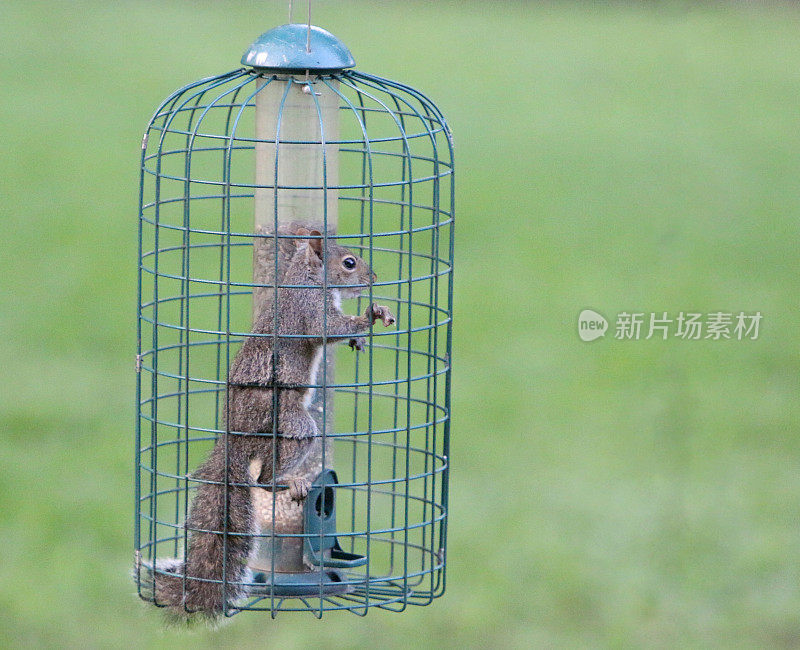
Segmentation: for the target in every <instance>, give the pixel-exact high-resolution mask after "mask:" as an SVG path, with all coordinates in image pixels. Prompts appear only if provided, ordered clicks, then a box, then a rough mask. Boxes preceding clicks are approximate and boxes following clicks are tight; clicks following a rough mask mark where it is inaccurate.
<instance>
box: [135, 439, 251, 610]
mask: <svg viewBox="0 0 800 650" xmlns="http://www.w3.org/2000/svg"><path fill="white" fill-rule="evenodd" d="M229 451H230V450H229ZM221 453H222V454H223V455H224V451H223V450H222V449H221V445H217V446H216V447H215V448H214V450H213V451H212V452H211V455H210V456H209V458H208V460H207V461H206V462H205V463H204V464H203V466H201V467H200V469H199V470H198V471H197V472H196V474H195V477H196V478H198V479H201V480H204V481H215V483H201V484H200V485H199V487H198V488H197V494H196V495H195V497H194V500H193V501H192V505H191V508H190V509H189V516H188V518H187V521H186V524H187V529H188V535H189V540H188V544H187V549H186V558H185V559H184V560H176V559H168V560H157V561H156V564H155V567H154V568H155V571H153V576H154V581H155V589H154V593H153V594H152V595H153V599H154V601H155V603H156V604H157V605H162V606H164V605H165V606H167V607H169V611H170V614H172V615H174V616H175V617H177V618H179V619H190V618H196V617H202V618H206V619H211V620H214V619H217V618H218V617H219V616H220V615H221V614H222V613H223V610H224V603H225V601H227V602H228V603H232V602H233V601H235V600H237V599H238V598H240V597H241V596H242V595H243V588H242V585H241V584H240V583H241V582H242V580H243V578H244V577H245V575H246V573H247V566H246V564H247V558H248V557H249V555H250V549H251V546H252V537H251V536H252V532H253V530H252V529H253V506H252V501H251V497H250V488H249V487H248V486H247V483H248V482H249V481H248V478H249V477H248V473H247V467H246V463H244V462H237V461H238V460H240V459H238V458H234V457H231V456H232V455H231V454H230V453H229V457H228V466H229V467H230V471H229V474H228V476H229V483H228V487H227V496H228V498H227V515H228V517H227V527H226V526H225V512H226V504H225V500H226V499H225V493H226V488H225V485H224V480H225V477H224V473H223V471H221V470H222V468H224V467H225V459H224V458H220V457H219V456H220V454H221ZM220 483H222V484H220ZM236 484H238V485H236ZM226 529H227V532H228V533H229V534H228V535H224V534H223V532H222V531H225V530H226ZM200 531H217V532H200ZM223 565H224V566H225V572H224V573H225V584H224V588H223V583H222V579H223ZM151 570H152V569H151ZM152 579H153V578H151V580H152ZM151 585H152V582H151ZM143 586H145V587H146V586H147V585H145V584H144V580H143ZM223 591H224V593H223Z"/></svg>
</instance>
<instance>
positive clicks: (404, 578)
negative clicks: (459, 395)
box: [134, 24, 454, 616]
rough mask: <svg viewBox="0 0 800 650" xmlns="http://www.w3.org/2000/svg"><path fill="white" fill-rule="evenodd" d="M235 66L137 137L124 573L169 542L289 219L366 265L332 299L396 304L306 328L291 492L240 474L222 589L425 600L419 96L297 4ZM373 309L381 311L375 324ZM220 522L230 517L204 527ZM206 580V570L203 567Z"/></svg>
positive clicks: (231, 607) (429, 222) (435, 517)
mask: <svg viewBox="0 0 800 650" xmlns="http://www.w3.org/2000/svg"><path fill="white" fill-rule="evenodd" d="M241 63H242V66H243V67H240V68H237V69H235V70H233V71H231V72H227V73H225V74H221V75H218V76H214V77H209V78H206V79H202V80H200V81H196V82H194V83H191V84H188V85H187V86H185V87H183V88H181V89H180V90H178V91H176V92H174V93H173V94H172V95H170V96H169V97H168V98H167V99H166V100H165V101H164V102H163V103H162V104H161V106H160V107H159V108H158V110H156V112H155V114H154V115H153V117H152V119H151V120H150V123H149V125H148V127H147V130H146V132H145V135H144V138H143V140H142V153H141V184H140V210H139V301H138V353H137V357H136V372H137V375H136V378H137V382H136V408H137V418H136V442H135V456H136V458H135V493H136V496H135V507H136V513H135V526H134V528H135V530H134V537H135V540H134V543H135V556H136V560H135V567H134V568H135V576H136V581H137V585H138V591H139V595H140V596H141V597H142V598H143V599H145V600H149V601H151V602H155V604H157V605H158V604H161V603H159V602H158V598H157V596H156V594H155V588H154V587H155V583H154V580H155V577H156V575H157V574H158V572H159V571H160V569H159V568H158V565H157V563H156V559H157V558H164V557H167V558H176V559H179V558H181V557H183V556H184V555H185V553H186V548H187V546H186V545H187V536H188V535H190V534H192V531H191V530H188V529H187V525H186V516H187V512H188V509H189V505H190V503H191V500H192V497H193V494H194V492H195V491H196V489H197V487H198V482H199V481H198V479H196V478H195V477H194V476H193V471H194V470H195V469H196V468H197V467H198V465H199V464H200V463H202V462H203V460H204V458H205V457H206V456H207V454H208V453H209V450H210V449H211V448H212V446H213V445H214V444H215V441H216V440H217V439H218V438H220V437H224V436H230V435H232V434H231V432H230V431H229V430H228V427H227V424H226V418H225V404H226V395H227V391H228V371H229V368H230V364H231V361H232V360H233V358H234V356H235V355H236V352H237V350H238V348H239V346H240V345H241V343H242V342H243V341H244V340H245V339H246V337H247V336H248V334H249V333H250V331H251V326H252V319H253V314H254V313H258V311H259V310H260V309H262V308H264V306H265V305H268V303H269V302H270V301H272V300H273V299H274V296H275V293H276V288H277V287H279V286H281V278H282V272H283V270H284V269H285V266H286V263H287V259H288V255H289V250H290V247H291V246H292V245H293V237H294V236H293V232H294V231H295V230H296V229H297V228H298V227H300V226H302V227H306V228H314V229H317V230H319V231H320V233H321V236H322V237H323V238H324V239H325V242H326V243H327V242H328V241H335V242H336V243H337V244H339V245H341V246H345V247H347V248H350V249H351V250H353V251H354V252H356V253H358V255H360V256H361V257H362V258H363V259H364V260H365V261H366V262H367V263H368V264H369V265H370V266H371V267H372V269H373V270H374V271H375V272H376V273H377V278H378V279H377V280H376V281H375V282H374V283H373V284H372V285H371V286H370V287H369V288H368V290H365V291H364V292H363V295H362V297H361V298H359V299H357V300H354V301H351V303H352V304H351V305H350V306H349V307H348V305H347V303H345V305H344V309H345V310H347V311H348V312H349V313H361V312H363V311H364V308H365V307H366V305H368V304H370V303H372V302H377V303H380V304H385V305H387V306H388V307H389V308H390V309H391V310H392V312H393V313H394V314H395V316H396V323H395V324H394V325H393V326H392V327H390V328H387V329H383V328H375V329H372V330H370V332H369V334H368V335H366V336H365V339H366V345H365V347H364V349H363V350H362V351H359V352H356V351H351V350H350V349H348V348H347V346H339V347H338V348H335V347H333V346H328V347H325V348H324V355H323V357H324V358H323V361H322V365H321V368H320V371H319V373H318V378H317V380H316V381H317V384H316V392H315V398H314V401H313V402H312V403H311V404H310V406H309V407H308V408H309V411H310V412H311V414H312V416H313V417H314V419H315V421H316V423H317V425H318V430H319V432H320V434H319V437H318V439H317V440H315V446H314V449H313V451H312V453H311V454H310V455H309V457H308V458H307V460H306V461H305V464H304V466H303V474H304V475H305V476H306V477H307V478H308V480H309V481H310V482H311V484H312V486H311V489H310V491H309V494H308V496H307V497H306V498H305V500H304V501H303V502H296V501H292V500H291V499H290V498H289V496H288V491H287V490H286V489H283V488H285V486H281V485H277V484H276V485H274V486H272V487H273V489H267V488H266V487H253V488H252V492H251V494H252V502H253V505H254V510H255V513H256V519H257V530H256V532H255V533H254V537H255V538H256V539H255V543H254V545H253V546H254V551H253V553H252V554H251V557H250V558H249V560H248V565H249V567H250V571H249V572H248V579H247V582H246V584H244V591H245V592H246V594H247V596H246V597H245V598H241V599H240V600H239V601H237V602H235V603H227V602H226V603H225V604H224V613H225V614H226V615H228V616H230V615H232V614H235V613H236V612H239V611H242V610H261V611H269V612H271V614H272V615H273V616H275V614H276V613H277V612H279V611H310V612H313V613H315V614H316V615H317V616H321V615H322V613H323V612H324V611H325V610H334V609H346V610H350V611H353V612H356V613H359V614H365V613H366V612H367V610H368V609H369V608H371V607H381V608H384V609H389V610H395V611H400V610H403V609H405V607H406V606H407V605H425V604H428V603H429V602H431V601H432V599H433V598H436V597H437V596H439V595H441V594H442V593H443V592H444V588H445V548H446V538H447V515H448V510H447V495H448V473H449V460H448V457H449V451H448V450H449V436H450V381H451V380H450V349H451V326H452V297H453V276H452V256H453V219H454V195H453V147H452V140H451V134H450V131H449V129H448V126H447V124H446V122H445V120H444V117H443V116H442V114H441V112H440V111H439V109H438V108H437V107H436V106H435V105H434V104H433V103H432V102H431V101H430V100H429V99H428V98H427V97H425V96H424V95H423V94H422V93H420V92H419V91H417V90H414V89H413V88H410V87H408V86H405V85H403V84H400V83H397V82H394V81H389V80H387V79H383V78H381V77H377V76H374V75H371V74H366V73H362V72H358V71H356V70H354V69H353V66H354V65H355V63H354V60H353V58H352V56H351V54H350V51H349V50H348V48H347V47H345V45H344V44H343V43H342V42H341V41H340V40H338V39H337V38H336V37H334V36H333V35H332V34H330V33H329V32H327V31H325V30H323V29H320V28H318V27H314V26H312V25H310V24H308V25H305V24H302V25H299V24H288V25H283V26H281V27H277V28H275V29H272V30H270V31H268V32H266V33H264V34H262V35H261V36H260V37H259V38H258V39H257V40H256V41H255V42H254V43H253V44H252V45H251V46H250V48H249V49H248V50H247V51H246V52H245V54H244V56H243V57H242V60H241ZM379 330H380V331H379ZM207 532H213V533H216V534H219V535H221V536H223V537H224V536H227V535H229V534H230V531H229V530H227V528H226V529H224V530H219V531H207ZM224 582H225V579H224V578H223V585H222V586H223V593H224V589H225V588H226V587H227V585H226V584H224Z"/></svg>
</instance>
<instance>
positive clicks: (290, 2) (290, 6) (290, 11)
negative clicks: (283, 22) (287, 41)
mask: <svg viewBox="0 0 800 650" xmlns="http://www.w3.org/2000/svg"><path fill="white" fill-rule="evenodd" d="M289 24H290V25H291V24H292V0H289Z"/></svg>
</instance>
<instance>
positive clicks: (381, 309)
mask: <svg viewBox="0 0 800 650" xmlns="http://www.w3.org/2000/svg"><path fill="white" fill-rule="evenodd" d="M370 316H371V318H372V321H373V322H375V321H376V320H380V321H381V322H383V326H384V327H389V325H393V324H394V321H395V318H394V314H392V312H390V311H389V308H388V307H386V306H384V305H379V304H377V303H372V306H371V307H370Z"/></svg>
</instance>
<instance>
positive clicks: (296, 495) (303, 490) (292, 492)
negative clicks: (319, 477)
mask: <svg viewBox="0 0 800 650" xmlns="http://www.w3.org/2000/svg"><path fill="white" fill-rule="evenodd" d="M286 482H287V483H288V484H289V496H290V497H292V500H293V501H302V500H303V499H305V498H306V497H307V496H308V491H309V490H310V489H311V481H309V480H308V479H307V478H304V477H302V476H298V477H297V478H290V479H288V480H287V481H286Z"/></svg>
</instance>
